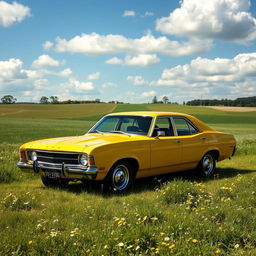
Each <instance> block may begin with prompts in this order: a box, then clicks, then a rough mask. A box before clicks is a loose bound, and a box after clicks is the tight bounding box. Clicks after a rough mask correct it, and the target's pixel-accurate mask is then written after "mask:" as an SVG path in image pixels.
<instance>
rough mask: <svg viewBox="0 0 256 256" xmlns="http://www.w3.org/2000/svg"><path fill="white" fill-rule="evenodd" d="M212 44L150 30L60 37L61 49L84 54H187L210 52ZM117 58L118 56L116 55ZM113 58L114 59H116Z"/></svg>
mask: <svg viewBox="0 0 256 256" xmlns="http://www.w3.org/2000/svg"><path fill="white" fill-rule="evenodd" d="M211 47H212V42H211V40H199V39H191V40H190V41H187V42H179V41H171V40H169V39H168V38H167V37H165V36H161V37H154V36H153V35H152V34H150V33H147V34H146V35H143V36H142V37H141V38H136V39H130V38H126V37H124V36H122V35H112V34H109V35H99V34H97V33H92V34H82V35H81V36H79V35H78V36H75V37H73V38H71V39H70V40H67V39H62V38H60V37H58V38H56V42H55V50H56V51H57V52H69V53H83V54H116V53H125V54H132V55H136V54H156V53H161V54H166V55H170V56H183V55H190V54H199V53H205V52H208V51H209V50H210V49H211ZM116 60H117V59H116ZM112 61H113V60H112Z"/></svg>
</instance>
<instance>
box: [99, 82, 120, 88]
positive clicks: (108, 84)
mask: <svg viewBox="0 0 256 256" xmlns="http://www.w3.org/2000/svg"><path fill="white" fill-rule="evenodd" d="M117 87H118V86H117V84H115V83H111V82H107V83H104V84H103V85H102V88H103V89H107V88H117Z"/></svg>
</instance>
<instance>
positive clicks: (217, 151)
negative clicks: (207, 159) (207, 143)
mask: <svg viewBox="0 0 256 256" xmlns="http://www.w3.org/2000/svg"><path fill="white" fill-rule="evenodd" d="M207 153H210V154H212V155H213V157H214V159H215V160H216V161H218V160H219V157H220V151H219V150H218V149H211V150H208V151H207V152H206V153H205V154H207Z"/></svg>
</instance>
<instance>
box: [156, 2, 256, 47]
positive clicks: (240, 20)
mask: <svg viewBox="0 0 256 256" xmlns="http://www.w3.org/2000/svg"><path fill="white" fill-rule="evenodd" d="M180 3H181V6H180V8H177V9H175V10H174V11H173V12H171V13H170V15H169V16H168V17H163V18H160V19H158V20H157V21H156V29H157V30H158V31H161V32H162V33H164V34H173V35H177V36H185V37H195V38H201V39H203V38H204V39H220V40H231V41H237V42H240V43H246V42H248V41H250V40H255V39H256V19H255V18H254V17H253V16H252V15H251V13H250V12H249V8H250V1H248V0H211V1H205V0H183V1H181V2H180Z"/></svg>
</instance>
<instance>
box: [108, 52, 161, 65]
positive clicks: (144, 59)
mask: <svg viewBox="0 0 256 256" xmlns="http://www.w3.org/2000/svg"><path fill="white" fill-rule="evenodd" d="M159 62H160V59H159V58H158V57H157V56H156V54H138V55H135V56H134V55H133V56H130V55H128V56H126V57H125V59H124V60H122V59H119V58H117V57H113V58H111V59H109V60H107V61H106V62H105V63H107V64H111V65H115V64H116V65H124V66H138V67H147V66H152V65H155V64H158V63H159Z"/></svg>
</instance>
